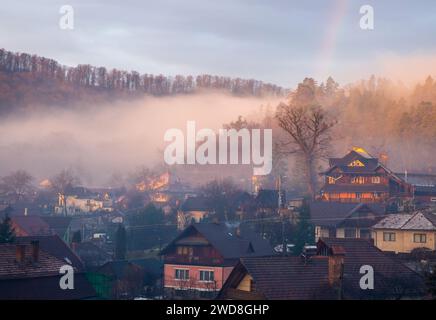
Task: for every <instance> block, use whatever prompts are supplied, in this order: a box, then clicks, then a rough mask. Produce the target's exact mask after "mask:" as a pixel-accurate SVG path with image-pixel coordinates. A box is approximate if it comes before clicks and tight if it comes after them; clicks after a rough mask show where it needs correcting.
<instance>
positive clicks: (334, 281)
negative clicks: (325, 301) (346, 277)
mask: <svg viewBox="0 0 436 320" xmlns="http://www.w3.org/2000/svg"><path fill="white" fill-rule="evenodd" d="M330 249H331V253H330V255H329V257H328V263H329V277H328V280H329V285H330V286H336V285H340V281H341V279H342V275H343V268H344V257H345V250H344V248H343V247H341V246H332V247H331V248H330Z"/></svg>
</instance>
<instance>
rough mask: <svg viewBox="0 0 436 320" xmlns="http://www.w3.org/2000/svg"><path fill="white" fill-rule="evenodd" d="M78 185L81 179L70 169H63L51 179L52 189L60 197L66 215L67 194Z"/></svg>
mask: <svg viewBox="0 0 436 320" xmlns="http://www.w3.org/2000/svg"><path fill="white" fill-rule="evenodd" d="M78 183H79V178H78V177H77V176H76V175H75V174H74V172H73V171H72V170H70V169H63V170H62V171H61V172H59V173H58V174H57V175H55V176H54V177H53V178H52V179H51V185H52V189H53V191H54V192H56V193H57V195H58V196H59V200H60V201H59V202H60V204H61V205H62V206H63V209H64V215H67V194H68V192H69V191H70V190H71V189H72V188H73V187H74V186H75V185H77V184H78Z"/></svg>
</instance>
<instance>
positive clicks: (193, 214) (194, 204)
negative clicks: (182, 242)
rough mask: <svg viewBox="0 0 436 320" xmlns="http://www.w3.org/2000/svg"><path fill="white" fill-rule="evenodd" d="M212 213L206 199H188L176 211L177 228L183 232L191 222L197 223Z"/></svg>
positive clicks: (201, 197)
mask: <svg viewBox="0 0 436 320" xmlns="http://www.w3.org/2000/svg"><path fill="white" fill-rule="evenodd" d="M213 213H214V209H213V208H212V206H211V205H210V203H209V201H208V199H207V198H206V197H203V196H196V197H188V198H187V199H186V200H185V201H184V202H183V203H182V204H181V206H180V208H179V210H178V211H177V228H178V229H179V230H183V229H184V228H186V227H187V226H188V225H189V224H190V223H191V222H196V223H198V222H200V221H201V220H203V219H204V218H206V217H208V216H210V215H212V214H213Z"/></svg>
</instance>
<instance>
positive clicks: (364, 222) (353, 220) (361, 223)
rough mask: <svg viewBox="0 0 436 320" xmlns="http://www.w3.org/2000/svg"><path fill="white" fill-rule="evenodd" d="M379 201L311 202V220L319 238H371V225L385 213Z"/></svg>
mask: <svg viewBox="0 0 436 320" xmlns="http://www.w3.org/2000/svg"><path fill="white" fill-rule="evenodd" d="M385 211H386V208H385V206H383V205H382V204H379V203H342V202H322V201H317V202H311V203H310V216H311V218H310V220H311V222H312V224H313V225H314V226H315V241H318V239H319V238H363V239H370V238H371V227H372V226H373V225H375V224H376V223H377V222H378V221H380V220H381V219H382V218H383V217H384V215H385Z"/></svg>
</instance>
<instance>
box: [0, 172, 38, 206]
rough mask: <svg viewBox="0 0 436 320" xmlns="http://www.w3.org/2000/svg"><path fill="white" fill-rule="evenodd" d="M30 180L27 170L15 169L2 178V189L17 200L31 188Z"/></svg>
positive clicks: (31, 178)
mask: <svg viewBox="0 0 436 320" xmlns="http://www.w3.org/2000/svg"><path fill="white" fill-rule="evenodd" d="M32 180H33V177H32V176H31V175H30V174H29V173H28V172H27V171H24V170H17V171H14V172H12V173H10V174H9V175H7V176H5V177H3V178H2V189H4V191H5V192H6V194H9V195H11V196H12V197H13V198H14V200H15V201H19V200H21V199H22V198H23V197H24V196H25V195H26V194H27V193H29V192H30V190H31V189H32V184H31V183H32Z"/></svg>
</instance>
